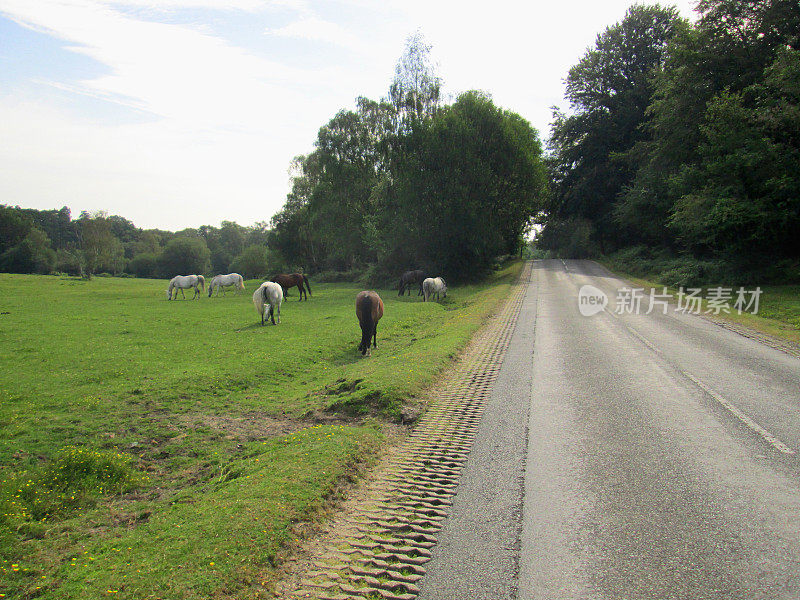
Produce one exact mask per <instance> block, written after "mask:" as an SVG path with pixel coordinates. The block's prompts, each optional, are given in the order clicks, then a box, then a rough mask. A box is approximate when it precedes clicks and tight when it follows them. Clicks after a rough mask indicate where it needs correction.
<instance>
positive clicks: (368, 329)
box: [356, 295, 375, 354]
mask: <svg viewBox="0 0 800 600" xmlns="http://www.w3.org/2000/svg"><path fill="white" fill-rule="evenodd" d="M356 313H357V316H358V322H359V324H360V325H361V343H360V344H359V346H358V349H359V350H361V354H366V353H367V350H369V343H370V341H371V340H372V334H373V332H374V331H375V321H374V320H373V317H372V296H369V295H364V296H362V297H361V302H360V304H359V305H358V307H357V310H356Z"/></svg>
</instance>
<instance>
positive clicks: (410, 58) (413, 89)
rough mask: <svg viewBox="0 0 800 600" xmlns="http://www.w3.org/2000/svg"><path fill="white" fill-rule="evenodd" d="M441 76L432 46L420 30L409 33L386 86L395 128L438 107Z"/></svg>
mask: <svg viewBox="0 0 800 600" xmlns="http://www.w3.org/2000/svg"><path fill="white" fill-rule="evenodd" d="M441 87H442V79H441V77H439V75H438V73H437V68H436V65H434V63H433V61H432V59H431V46H430V45H429V44H426V43H425V39H424V37H423V35H422V33H420V32H419V31H417V32H415V33H414V34H413V35H410V36H409V37H408V39H407V40H406V47H405V51H404V52H403V55H402V56H401V57H400V60H399V61H398V62H397V66H396V67H395V76H394V80H393V81H392V84H391V86H390V87H389V101H390V102H391V103H392V105H393V106H394V108H395V111H394V113H393V114H395V115H396V116H397V118H398V121H397V122H396V126H395V129H399V128H400V127H402V124H403V123H408V122H410V121H413V120H418V119H422V118H424V117H431V116H433V115H434V114H436V110H437V108H438V107H439V100H440V95H441Z"/></svg>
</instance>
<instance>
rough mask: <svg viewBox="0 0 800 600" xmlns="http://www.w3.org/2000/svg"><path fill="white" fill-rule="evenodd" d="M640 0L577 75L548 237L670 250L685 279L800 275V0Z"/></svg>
mask: <svg viewBox="0 0 800 600" xmlns="http://www.w3.org/2000/svg"><path fill="white" fill-rule="evenodd" d="M697 10H698V13H699V18H698V20H697V22H696V23H695V24H690V23H688V22H687V21H685V20H683V19H681V18H680V17H679V16H678V14H677V11H676V10H675V9H674V8H663V7H661V6H658V5H655V6H641V5H637V6H634V7H632V8H631V9H629V11H628V13H627V14H626V16H625V18H624V19H623V20H622V21H621V22H620V23H617V24H616V25H613V26H611V27H609V28H607V29H606V30H605V31H604V32H603V33H602V34H600V35H599V36H598V37H597V41H596V44H595V45H594V47H593V48H590V49H589V50H588V51H587V52H586V54H585V55H584V57H583V58H582V59H581V60H580V62H578V64H576V65H575V66H573V67H572V69H571V70H570V71H569V75H568V77H567V80H566V83H567V94H566V96H567V98H568V100H569V101H570V103H571V109H572V111H571V113H570V114H569V115H567V114H563V113H559V112H557V113H556V115H555V122H554V125H553V130H552V137H551V142H550V156H549V169H550V178H551V181H552V195H551V197H550V201H549V203H548V206H547V207H546V209H545V211H543V213H542V214H541V215H540V221H541V222H542V223H543V224H544V230H543V231H542V234H541V236H540V239H539V246H540V247H542V248H546V249H550V250H552V251H555V252H558V253H559V254H561V255H562V256H571V257H583V256H594V255H598V254H606V255H608V254H612V253H616V255H617V256H618V257H620V256H621V257H622V258H624V259H626V260H628V261H630V262H635V261H637V260H653V261H661V264H662V270H663V269H667V270H669V269H672V271H674V272H670V273H669V275H668V277H667V278H668V279H669V278H671V279H672V280H673V281H671V282H672V283H676V284H680V283H686V282H690V281H698V280H713V279H719V278H720V277H724V276H726V274H730V273H735V274H739V275H741V274H750V276H751V278H752V277H765V278H772V279H777V280H780V279H781V278H785V277H794V278H796V277H798V273H800V271H799V270H798V257H800V50H799V49H798V41H800V40H798V38H799V37H800V3H798V2H797V0H701V1H700V2H699V3H698V6H697Z"/></svg>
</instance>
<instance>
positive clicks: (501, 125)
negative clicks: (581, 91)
mask: <svg viewBox="0 0 800 600" xmlns="http://www.w3.org/2000/svg"><path fill="white" fill-rule="evenodd" d="M400 143H401V147H400V151H399V152H398V153H397V159H396V161H395V162H394V163H393V167H392V170H393V172H394V173H395V177H394V181H395V183H394V185H393V186H392V189H391V191H390V193H389V194H388V198H387V199H386V209H387V210H386V213H385V214H384V215H382V217H383V219H384V221H383V223H382V225H383V226H384V228H385V229H384V236H386V239H387V242H388V244H389V246H390V247H395V248H403V249H404V254H405V255H406V256H407V257H408V259H409V263H408V264H417V265H423V266H425V267H426V268H427V269H429V270H431V271H433V272H437V273H446V274H448V275H449V276H450V277H453V278H455V279H470V278H476V277H478V276H481V275H484V274H485V273H486V272H487V271H488V270H489V269H490V268H491V265H492V264H493V260H494V257H496V256H498V255H501V254H512V253H515V252H516V250H517V248H518V244H519V241H520V238H521V236H522V233H523V231H524V229H525V227H526V226H527V224H528V222H529V220H530V218H531V216H532V215H533V214H534V213H535V212H537V210H538V207H539V205H540V202H541V200H542V198H543V196H544V192H545V172H544V167H543V166H542V163H541V160H540V158H541V144H540V142H539V139H538V136H537V134H536V132H535V131H534V130H533V129H532V128H531V127H530V125H529V124H528V123H527V121H525V120H524V119H522V118H521V117H520V116H519V115H516V114H514V113H511V112H508V111H503V110H502V109H500V108H497V107H496V106H494V104H493V103H492V101H491V100H490V99H489V98H488V97H486V96H484V95H482V94H479V93H477V92H469V93H466V94H463V95H461V96H460V97H459V98H458V101H457V102H456V103H455V104H453V105H452V106H449V107H445V108H442V109H441V110H440V112H439V114H438V115H437V117H436V118H434V119H431V120H428V121H423V122H420V123H418V124H417V125H415V127H414V128H413V130H412V131H411V133H410V134H409V135H407V136H405V137H404V138H402V139H401V140H400ZM387 260H388V261H389V262H390V264H391V257H388V259H387ZM391 266H394V267H397V268H399V267H401V266H402V264H395V265H391Z"/></svg>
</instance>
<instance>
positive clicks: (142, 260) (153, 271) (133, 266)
mask: <svg viewBox="0 0 800 600" xmlns="http://www.w3.org/2000/svg"><path fill="white" fill-rule="evenodd" d="M158 265H159V263H158V254H155V253H151V252H142V253H141V254H137V255H136V256H134V257H133V258H132V259H131V260H130V262H129V263H128V272H129V273H133V274H134V275H136V276H137V277H148V278H154V277H157V276H158V268H159V266H158Z"/></svg>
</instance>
